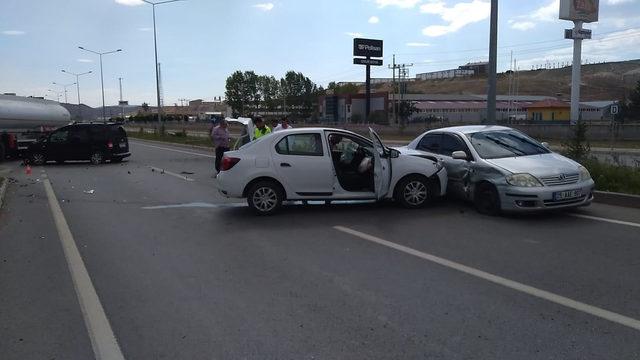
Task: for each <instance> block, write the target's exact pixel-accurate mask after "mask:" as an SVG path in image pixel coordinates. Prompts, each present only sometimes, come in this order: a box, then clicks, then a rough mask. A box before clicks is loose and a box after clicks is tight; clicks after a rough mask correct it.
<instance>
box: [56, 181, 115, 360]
mask: <svg viewBox="0 0 640 360" xmlns="http://www.w3.org/2000/svg"><path fill="white" fill-rule="evenodd" d="M43 183H44V188H45V191H46V193H47V198H48V199H49V207H50V208H51V213H52V214H53V219H54V221H55V224H56V228H57V229H58V236H59V237H60V242H61V243H62V248H63V249H64V255H65V258H66V259H67V265H68V266H69V272H70V273H71V279H72V280H73V285H74V288H75V290H76V295H77V297H78V302H79V303H80V308H81V310H82V317H83V318H84V324H85V326H86V328H87V332H88V333H89V338H90V339H91V347H92V348H93V353H94V355H95V358H96V359H97V360H106V359H109V360H124V355H123V354H122V351H121V350H120V346H119V345H118V341H117V340H116V337H115V335H114V334H113V330H112V329H111V325H110V324H109V320H108V319H107V315H106V314H105V312H104V308H103V307H102V304H101V303H100V298H98V294H97V293H96V289H95V288H94V287H93V283H92V282H91V277H89V273H88V272H87V268H86V267H85V265H84V262H83V261H82V256H80V252H79V251H78V247H77V246H76V242H75V240H74V239H73V235H72V234H71V230H70V229H69V225H68V224H67V220H66V219H65V217H64V214H63V213H62V209H61V208H60V204H59V203H58V199H57V198H56V195H55V193H54V192H53V188H52V187H51V182H49V180H48V179H45V180H44V181H43Z"/></svg>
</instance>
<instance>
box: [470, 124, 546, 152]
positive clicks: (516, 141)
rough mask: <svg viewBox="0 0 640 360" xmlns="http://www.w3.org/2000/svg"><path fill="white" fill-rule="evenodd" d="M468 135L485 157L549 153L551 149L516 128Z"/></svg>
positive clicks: (474, 146) (472, 143)
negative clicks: (515, 129)
mask: <svg viewBox="0 0 640 360" xmlns="http://www.w3.org/2000/svg"><path fill="white" fill-rule="evenodd" d="M467 137H468V138H469V140H470V141H471V145H473V148H474V149H476V151H477V152H478V155H480V157H481V158H483V159H500V158H506V157H518V156H529V155H539V154H547V153H549V150H548V149H547V148H546V147H544V146H543V145H542V144H540V143H539V142H537V141H535V140H534V139H532V138H530V137H528V136H526V135H524V134H522V133H520V132H518V131H514V130H500V131H482V132H477V133H473V134H468V135H467Z"/></svg>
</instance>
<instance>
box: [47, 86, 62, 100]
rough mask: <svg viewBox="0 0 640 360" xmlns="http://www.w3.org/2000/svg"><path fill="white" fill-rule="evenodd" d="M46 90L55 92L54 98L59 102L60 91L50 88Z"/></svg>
mask: <svg viewBox="0 0 640 360" xmlns="http://www.w3.org/2000/svg"><path fill="white" fill-rule="evenodd" d="M47 91H49V92H52V93H54V94H56V99H57V100H58V103H60V97H61V96H62V93H60V92H59V91H54V90H51V89H47Z"/></svg>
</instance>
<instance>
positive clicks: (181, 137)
mask: <svg viewBox="0 0 640 360" xmlns="http://www.w3.org/2000/svg"><path fill="white" fill-rule="evenodd" d="M127 135H129V137H131V138H134V139H141V140H152V141H162V142H167V143H174V144H184V145H195V146H208V147H212V144H211V140H210V139H208V138H203V137H197V136H187V135H186V134H184V133H181V132H178V133H176V134H175V135H171V134H165V135H160V134H152V133H141V132H133V131H132V132H128V133H127Z"/></svg>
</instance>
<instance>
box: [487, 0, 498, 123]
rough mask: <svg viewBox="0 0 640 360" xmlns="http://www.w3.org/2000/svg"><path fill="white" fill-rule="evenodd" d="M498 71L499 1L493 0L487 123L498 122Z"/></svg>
mask: <svg viewBox="0 0 640 360" xmlns="http://www.w3.org/2000/svg"><path fill="white" fill-rule="evenodd" d="M497 70H498V0H491V25H490V30H489V89H488V91H487V121H489V122H490V123H491V124H495V121H496V93H497V85H498V84H497V74H496V73H497Z"/></svg>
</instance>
